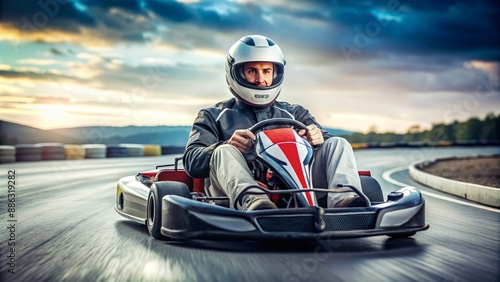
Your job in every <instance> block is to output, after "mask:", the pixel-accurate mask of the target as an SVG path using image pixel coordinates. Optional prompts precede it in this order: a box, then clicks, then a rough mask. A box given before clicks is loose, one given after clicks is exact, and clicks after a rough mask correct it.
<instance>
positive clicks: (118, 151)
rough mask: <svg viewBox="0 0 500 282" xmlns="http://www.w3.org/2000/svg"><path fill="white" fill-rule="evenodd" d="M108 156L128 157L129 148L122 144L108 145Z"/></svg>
mask: <svg viewBox="0 0 500 282" xmlns="http://www.w3.org/2000/svg"><path fill="white" fill-rule="evenodd" d="M106 157H108V158H125V157H127V148H126V147H124V146H122V145H108V146H107V149H106Z"/></svg>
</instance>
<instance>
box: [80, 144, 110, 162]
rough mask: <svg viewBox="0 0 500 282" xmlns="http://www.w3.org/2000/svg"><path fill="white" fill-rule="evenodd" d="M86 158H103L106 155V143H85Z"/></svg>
mask: <svg viewBox="0 0 500 282" xmlns="http://www.w3.org/2000/svg"><path fill="white" fill-rule="evenodd" d="M83 148H84V149H85V158H86V159H103V158H105V157H106V145H103V144H85V145H83Z"/></svg>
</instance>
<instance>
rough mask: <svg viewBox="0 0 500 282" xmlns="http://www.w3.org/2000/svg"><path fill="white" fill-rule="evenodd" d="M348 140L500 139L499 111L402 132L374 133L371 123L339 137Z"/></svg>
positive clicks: (460, 140) (377, 141) (462, 140)
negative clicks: (484, 115)
mask: <svg viewBox="0 0 500 282" xmlns="http://www.w3.org/2000/svg"><path fill="white" fill-rule="evenodd" d="M343 137H344V138H346V139H347V140H348V141H349V142H351V143H389V142H390V143H392V142H401V143H404V142H406V143H408V142H427V143H428V142H440V141H443V142H446V141H448V142H473V141H476V142H487V143H498V141H499V140H500V114H498V115H495V114H494V113H490V114H488V115H487V116H486V117H485V118H483V119H480V118H477V117H471V118H469V119H468V120H466V121H463V122H459V121H457V120H455V121H453V122H451V123H448V124H446V123H437V124H432V128H431V129H430V130H422V129H421V128H420V126H419V125H412V126H411V127H410V128H409V129H408V131H407V132H406V133H404V134H398V133H394V132H385V133H378V132H376V128H375V127H374V126H372V128H371V129H370V130H369V132H368V133H353V134H351V135H348V136H343Z"/></svg>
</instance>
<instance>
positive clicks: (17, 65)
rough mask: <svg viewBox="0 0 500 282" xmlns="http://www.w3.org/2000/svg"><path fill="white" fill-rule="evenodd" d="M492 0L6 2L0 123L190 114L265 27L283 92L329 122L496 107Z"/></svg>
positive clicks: (386, 126) (52, 124) (497, 33)
mask: <svg viewBox="0 0 500 282" xmlns="http://www.w3.org/2000/svg"><path fill="white" fill-rule="evenodd" d="M499 6H500V5H499V4H498V3H497V1H473V0H466V1H452V0H443V1H420V0H413V1H398V0H383V1H376V0H372V1H335V0H331V1H329V0H315V1H299V0H294V1H285V0H272V1H271V0H260V1H254V0H234V1H201V0H200V1H195V0H191V1H189V0H185V1H180V0H179V1H160V0H122V1H119V0H79V1H70V0H39V1H38V0H32V1H27V0H24V1H19V0H2V1H1V2H0V108H1V113H0V120H5V121H10V122H17V123H21V124H25V125H30V126H34V127H37V128H42V129H53V128H62V127H76V126H86V125H97V126H125V125H191V124H192V122H193V120H194V118H195V117H196V114H197V112H198V110H199V109H201V108H204V107H207V106H210V105H212V104H214V103H216V102H218V101H220V100H225V99H229V98H231V97H232V95H231V93H230V92H229V90H228V88H227V84H226V82H225V78H224V59H225V56H226V52H227V50H228V49H229V47H230V46H231V45H232V44H233V43H234V42H236V40H238V39H239V38H240V37H242V36H245V35H248V34H261V35H266V36H268V37H270V38H272V39H273V40H274V41H275V42H276V43H277V44H278V45H279V46H280V47H281V49H282V51H283V53H284V55H285V59H286V61H287V65H286V68H285V81H284V86H283V90H282V93H281V95H280V96H279V98H278V99H279V100H284V101H288V102H290V103H298V104H302V105H303V106H304V107H306V108H308V109H309V110H310V111H311V113H312V114H313V115H314V116H315V117H316V119H317V120H318V121H319V122H320V124H322V125H323V126H325V127H332V128H339V129H346V130H353V131H360V132H366V131H367V130H368V129H369V128H370V127H372V126H375V127H376V128H377V129H378V130H379V131H395V132H406V131H407V130H408V128H409V127H410V126H412V125H415V124H418V125H420V126H421V127H422V128H430V126H431V124H432V123H439V122H451V121H453V120H466V119H468V118H469V117H472V116H476V117H480V118H483V117H484V116H485V115H486V114H487V113H491V112H493V113H496V114H498V113H500V92H499V86H500V80H499V76H500V74H499V72H500V46H499V40H500V28H498V27H499V26H500V24H499V19H500V9H499Z"/></svg>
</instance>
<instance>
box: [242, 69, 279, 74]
mask: <svg viewBox="0 0 500 282" xmlns="http://www.w3.org/2000/svg"><path fill="white" fill-rule="evenodd" d="M262 72H263V73H265V74H270V73H273V71H272V70H269V69H266V70H263V71H262ZM247 73H251V74H254V73H257V70H254V69H249V70H247Z"/></svg>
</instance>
